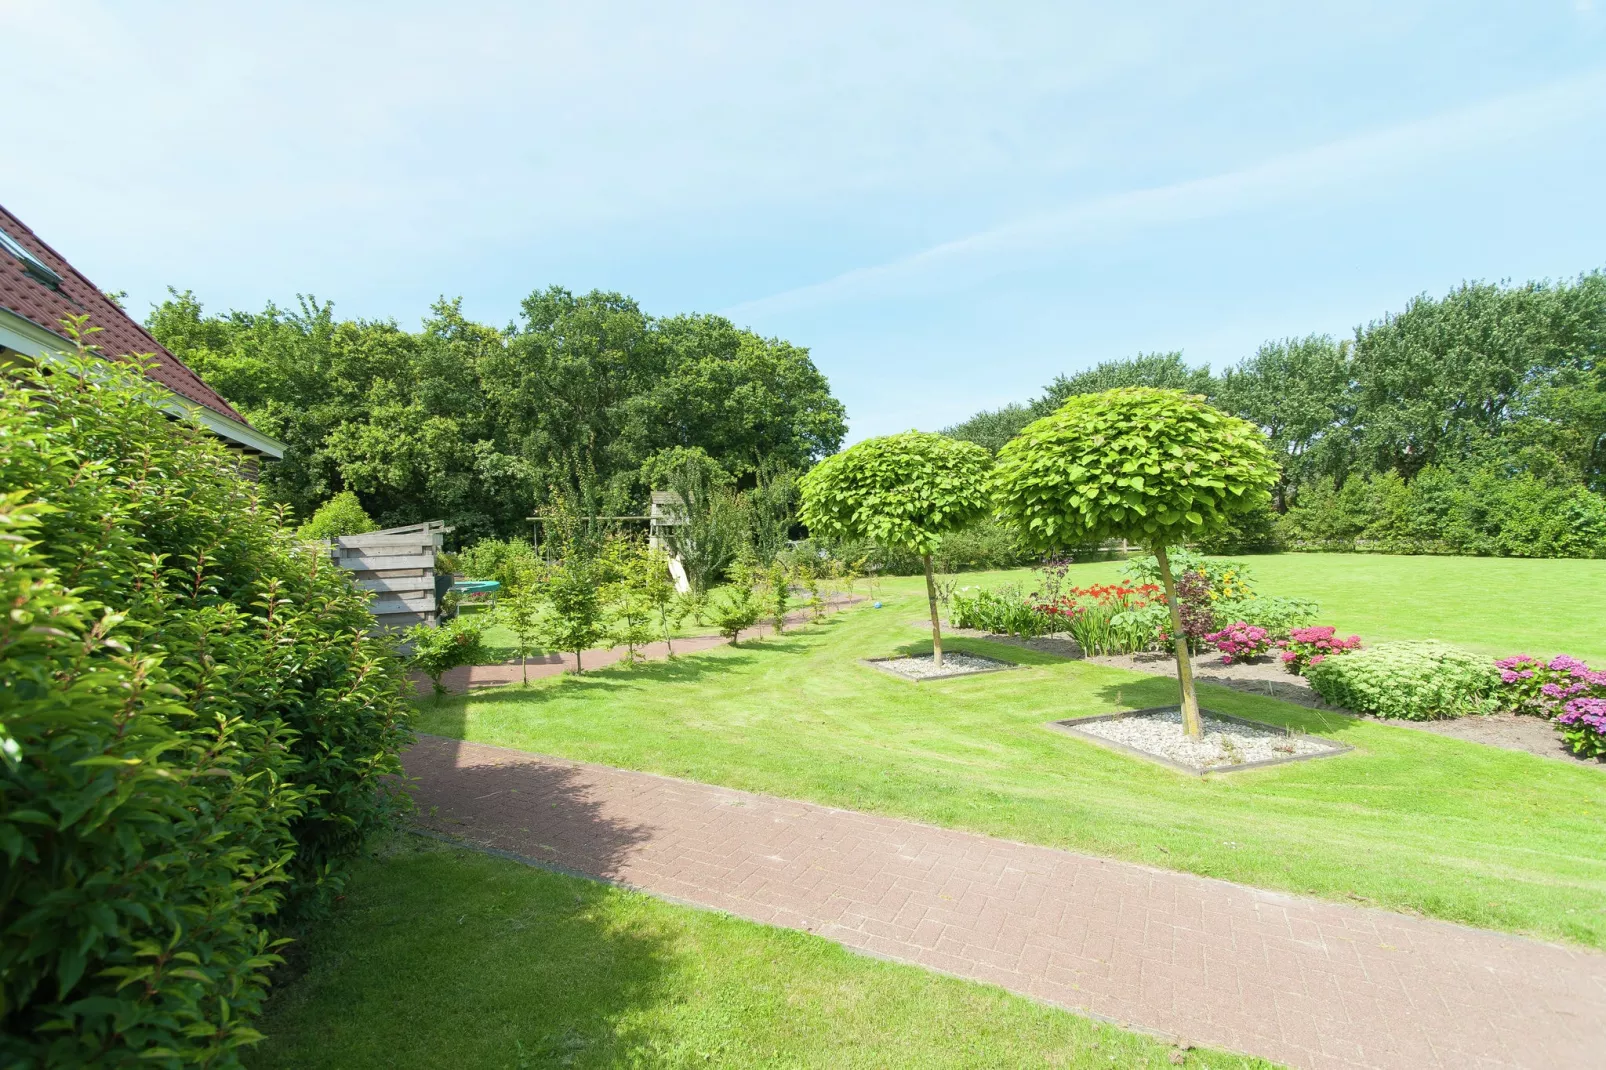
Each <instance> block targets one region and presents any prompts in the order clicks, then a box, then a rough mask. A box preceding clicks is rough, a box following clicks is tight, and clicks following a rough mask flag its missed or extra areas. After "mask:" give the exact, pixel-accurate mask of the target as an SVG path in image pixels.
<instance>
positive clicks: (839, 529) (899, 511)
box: [799, 431, 992, 667]
mask: <svg viewBox="0 0 1606 1070" xmlns="http://www.w3.org/2000/svg"><path fill="white" fill-rule="evenodd" d="M991 468H992V455H991V454H990V453H988V452H987V450H985V449H983V448H982V447H981V446H978V445H976V444H975V443H973V442H960V441H958V440H957V439H952V438H949V437H947V436H946V435H937V434H930V433H927V432H922V431H906V432H904V433H903V434H901V435H887V436H885V437H883V438H872V439H867V440H865V441H864V442H861V443H859V444H858V445H856V446H853V447H851V448H849V449H846V450H844V451H842V452H841V453H838V454H835V455H834V456H831V457H827V458H826V459H825V460H823V461H821V462H820V463H819V464H817V465H815V466H814V468H813V469H811V470H810V471H809V473H808V474H807V475H805V476H804V477H803V479H802V482H801V484H800V489H801V490H802V493H803V508H802V510H801V513H800V517H799V518H800V519H801V520H802V521H803V523H804V524H806V525H807V526H808V528H809V531H810V533H811V534H813V535H815V536H825V537H846V538H861V539H870V540H871V541H872V542H874V543H876V544H877V545H879V546H882V547H885V548H887V549H895V550H905V551H909V552H912V553H916V554H919V555H920V558H921V560H922V561H923V562H924V563H925V566H926V600H927V602H928V603H929V604H930V608H931V652H932V659H933V661H934V662H935V663H936V665H937V666H939V667H940V666H941V665H942V623H941V621H940V619H939V618H938V614H937V588H936V581H935V580H934V578H933V575H932V570H931V555H932V553H933V552H934V551H935V550H936V549H937V544H938V543H939V542H941V541H942V537H943V536H944V535H945V534H947V533H948V532H950V531H957V530H958V529H960V528H963V527H965V526H966V525H967V524H970V523H972V522H973V521H975V520H978V519H980V518H981V516H982V515H983V514H985V513H986V512H987V510H988V506H989V504H990V503H989V500H988V491H987V477H988V472H989V470H990V469H991Z"/></svg>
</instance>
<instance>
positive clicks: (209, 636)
mask: <svg viewBox="0 0 1606 1070" xmlns="http://www.w3.org/2000/svg"><path fill="white" fill-rule="evenodd" d="M79 359H80V360H81V361H82V363H79V362H78V361H68V362H67V363H66V365H65V366H62V367H59V368H58V369H57V370H55V371H54V372H52V373H51V374H48V375H46V374H43V373H40V372H38V371H35V370H31V369H28V368H21V367H16V366H13V367H11V368H8V369H7V371H6V374H7V376H8V381H7V383H6V386H5V389H4V390H0V439H3V440H4V441H5V443H6V448H5V449H3V450H0V533H3V535H4V537H3V538H0V587H3V588H4V597H5V598H6V600H7V603H8V608H9V612H8V613H7V614H6V615H5V617H3V618H0V649H4V650H5V656H4V658H3V659H0V710H4V721H3V725H4V727H3V729H0V851H3V852H4V854H5V858H6V869H5V872H6V896H5V905H4V909H3V913H0V963H3V964H4V965H3V968H0V996H3V1001H0V1013H3V1015H4V1021H3V1026H0V1063H3V1064H5V1065H8V1066H11V1065H15V1066H83V1065H91V1064H92V1065H113V1064H115V1065H132V1064H133V1063H134V1062H136V1061H137V1062H139V1063H141V1064H143V1065H154V1066H180V1065H196V1064H206V1065H211V1066H229V1065H235V1064H236V1063H237V1053H238V1049H239V1048H240V1047H241V1046H242V1045H245V1044H249V1043H251V1042H253V1041H254V1040H256V1039H257V1034H256V1033H255V1032H254V1031H253V1030H252V1029H251V1026H250V1023H251V1019H252V1017H253V1015H254V1014H255V1012H256V1010H257V1009H258V1007H259V1005H260V1003H261V1000H262V996H263V992H264V988H265V984H266V980H265V974H266V971H267V970H268V969H269V968H270V967H271V966H272V965H273V964H274V963H275V962H276V961H278V958H277V956H276V955H275V954H274V951H275V948H276V947H277V946H278V944H277V941H276V938H275V934H274V927H275V926H284V925H288V924H292V923H295V922H297V921H299V920H302V919H306V918H308V917H310V916H313V915H315V914H316V913H317V912H319V911H320V910H322V909H324V908H325V907H326V906H327V904H328V903H329V902H330V901H331V900H332V898H333V896H334V895H335V894H336V893H337V892H338V890H339V888H340V887H341V884H342V880H343V874H344V870H345V866H346V863H347V862H348V860H349V859H350V858H351V857H352V856H353V855H354V854H355V853H356V852H357V851H358V850H359V849H360V848H361V846H362V844H363V843H364V842H365V840H366V839H367V838H368V836H369V835H370V834H371V833H372V832H374V831H375V830H376V829H377V828H379V827H381V826H382V825H383V824H385V823H386V822H387V821H388V820H389V819H390V818H391V816H392V815H393V814H394V813H395V811H396V808H397V806H398V805H399V804H400V802H401V799H400V797H399V796H398V794H397V793H398V790H399V783H400V781H399V773H400V771H401V768H400V764H399V762H398V760H397V754H398V752H399V750H400V748H401V747H402V746H403V745H404V744H405V743H406V742H407V740H408V738H409V730H408V725H407V705H406V703H405V701H404V698H403V695H404V688H405V683H404V680H403V678H402V676H401V673H400V666H399V663H398V662H397V661H396V660H395V658H394V656H393V654H392V653H391V651H390V649H389V647H388V645H387V644H386V643H384V642H383V641H381V640H377V639H371V638H368V637H367V634H366V633H367V630H368V628H369V627H371V625H372V623H373V618H372V616H371V615H370V614H369V612H368V609H367V602H368V599H367V596H366V595H364V594H363V593H362V592H360V591H358V590H357V589H356V587H355V585H354V583H353V582H352V579H351V576H350V574H349V573H347V572H344V571H343V570H341V569H338V568H335V567H333V566H332V565H331V564H330V563H329V562H328V560H327V558H326V557H324V556H323V555H321V554H319V553H317V552H316V551H315V550H314V548H313V547H312V546H310V545H308V544H307V543H306V541H305V540H304V539H302V538H300V537H299V536H298V535H296V534H295V533H294V532H293V531H292V530H291V529H290V528H289V527H288V526H287V525H286V524H285V522H284V520H283V517H282V515H281V514H279V513H277V512H275V511H274V510H272V509H269V508H267V507H266V506H265V505H264V504H263V503H262V501H261V500H260V499H259V497H258V492H257V487H256V486H255V484H253V483H251V482H250V481H248V480H246V479H243V478H241V476H240V474H239V471H238V463H239V462H238V459H237V458H235V457H234V456H233V455H231V454H230V453H229V452H228V451H227V450H225V449H224V448H223V447H222V446H221V445H220V444H219V443H218V442H217V441H216V440H215V439H213V438H212V437H211V436H210V435H207V434H206V433H204V432H202V431H201V430H199V429H198V428H192V427H190V426H187V425H184V424H179V423H175V422H173V421H172V420H170V419H169V418H168V417H167V416H166V415H165V414H164V413H163V411H162V410H161V409H159V408H158V407H157V402H158V401H159V400H160V395H159V394H158V393H157V392H156V390H155V388H154V387H152V386H151V385H150V384H148V383H147V382H146V380H145V379H144V378H143V377H142V376H141V375H139V373H138V372H137V371H133V370H130V369H128V368H126V367H125V366H121V365H116V364H111V363H107V362H101V361H92V360H90V359H89V358H79Z"/></svg>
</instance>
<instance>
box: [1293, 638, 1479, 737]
mask: <svg viewBox="0 0 1606 1070" xmlns="http://www.w3.org/2000/svg"><path fill="white" fill-rule="evenodd" d="M1306 676H1307V678H1308V679H1309V680H1310V684H1311V687H1312V688H1314V689H1315V691H1316V693H1317V694H1318V695H1320V696H1322V698H1324V699H1326V700H1327V701H1328V702H1331V703H1332V704H1333V705H1335V706H1343V707H1345V708H1347V709H1351V710H1355V711H1356V712H1358V713H1370V714H1375V715H1376V716H1378V717H1392V718H1401V719H1404V720H1409V721H1427V720H1433V719H1435V718H1441V717H1460V716H1462V715H1463V714H1468V713H1490V712H1493V711H1494V709H1496V708H1497V706H1498V702H1497V701H1496V700H1495V699H1494V697H1493V696H1494V694H1495V691H1496V689H1498V688H1499V686H1500V676H1499V673H1498V672H1496V671H1495V668H1494V666H1493V665H1491V664H1490V662H1489V660H1488V659H1487V658H1483V657H1480V656H1478V655H1476V654H1469V653H1468V652H1466V651H1464V650H1458V649H1457V648H1455V647H1453V646H1449V645H1447V644H1444V643H1438V642H1404V643H1383V644H1380V645H1379V646H1376V647H1373V648H1371V649H1370V650H1362V651H1357V652H1356V653H1353V654H1349V655H1348V656H1346V657H1342V658H1334V657H1329V658H1327V659H1325V660H1323V661H1320V662H1315V663H1313V664H1312V665H1311V666H1310V669H1309V671H1308V672H1307V673H1306Z"/></svg>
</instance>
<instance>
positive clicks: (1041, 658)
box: [889, 635, 1069, 666]
mask: <svg viewBox="0 0 1606 1070" xmlns="http://www.w3.org/2000/svg"><path fill="white" fill-rule="evenodd" d="M942 649H943V653H945V654H975V655H977V656H978V657H984V658H992V659H993V660H994V661H1003V662H1007V663H1009V664H1011V665H1029V666H1036V665H1064V664H1066V663H1067V661H1068V660H1069V659H1067V658H1062V657H1060V656H1058V655H1056V654H1046V653H1044V652H1042V651H1040V650H1031V649H1028V648H1027V647H1023V646H1016V645H1015V644H1014V643H997V642H992V641H989V640H986V639H973V638H963V637H956V638H950V637H949V636H946V635H945V636H943V637H942ZM930 654H931V640H930V639H925V640H919V639H916V640H911V641H910V642H907V643H903V644H900V645H899V646H897V647H894V648H893V651H892V654H891V655H889V656H892V657H900V658H909V657H929V656H930Z"/></svg>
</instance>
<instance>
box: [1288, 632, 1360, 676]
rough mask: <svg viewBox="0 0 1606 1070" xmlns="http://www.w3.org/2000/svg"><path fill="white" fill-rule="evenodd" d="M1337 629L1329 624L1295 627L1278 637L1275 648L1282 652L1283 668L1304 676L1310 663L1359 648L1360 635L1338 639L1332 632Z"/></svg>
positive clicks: (1313, 663) (1316, 662) (1316, 663)
mask: <svg viewBox="0 0 1606 1070" xmlns="http://www.w3.org/2000/svg"><path fill="white" fill-rule="evenodd" d="M1337 630H1338V629H1336V628H1334V627H1333V626H1332V625H1330V624H1329V625H1327V626H1326V627H1322V628H1295V629H1294V630H1293V631H1291V632H1289V633H1288V638H1287V639H1279V640H1278V641H1277V648H1278V649H1279V650H1281V651H1282V652H1283V654H1282V658H1283V668H1285V669H1287V670H1288V671H1289V672H1291V673H1294V674H1295V675H1297V676H1304V675H1306V670H1308V669H1309V668H1310V667H1311V666H1312V665H1320V664H1321V663H1322V662H1324V661H1326V660H1327V659H1328V658H1332V657H1336V656H1338V655H1339V654H1348V653H1349V652H1350V651H1352V650H1359V649H1360V648H1361V637H1360V636H1358V635H1352V636H1350V637H1349V638H1348V639H1340V638H1338V636H1336V635H1334V634H1333V633H1334V632H1336V631H1337Z"/></svg>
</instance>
